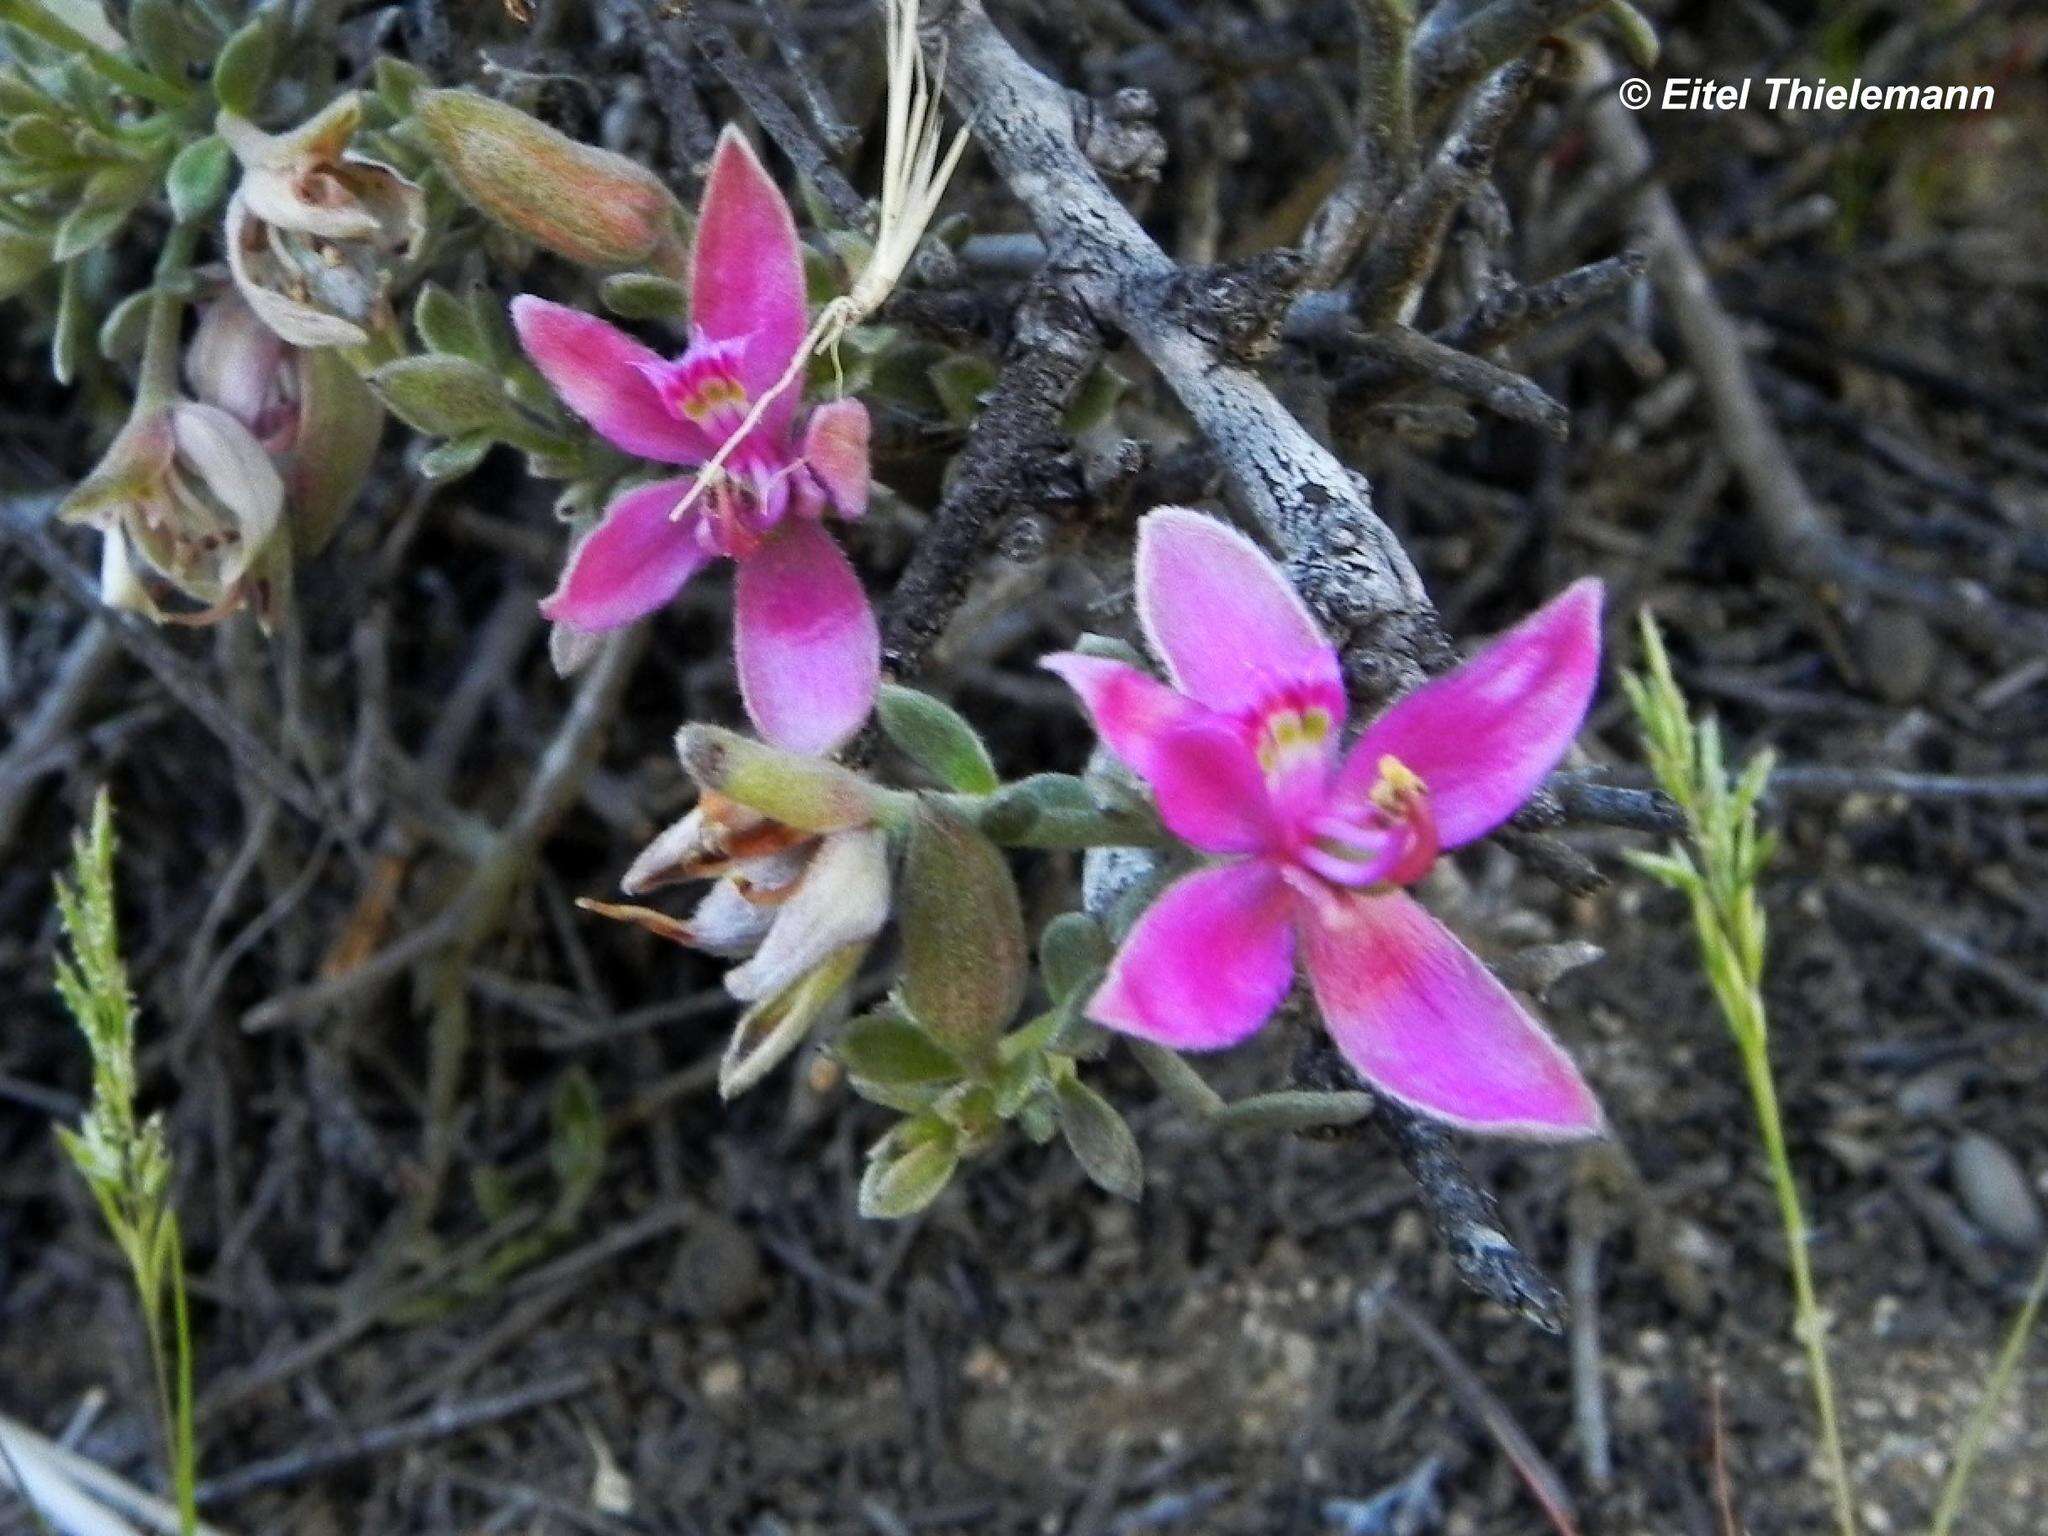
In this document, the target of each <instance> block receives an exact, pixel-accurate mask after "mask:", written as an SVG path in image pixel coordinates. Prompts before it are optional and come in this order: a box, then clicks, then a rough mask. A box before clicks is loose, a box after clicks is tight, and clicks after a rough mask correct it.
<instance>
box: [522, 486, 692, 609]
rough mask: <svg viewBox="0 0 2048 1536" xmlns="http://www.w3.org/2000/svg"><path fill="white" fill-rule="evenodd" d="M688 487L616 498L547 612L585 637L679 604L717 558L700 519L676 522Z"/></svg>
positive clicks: (579, 549)
mask: <svg viewBox="0 0 2048 1536" xmlns="http://www.w3.org/2000/svg"><path fill="white" fill-rule="evenodd" d="M689 488H690V482H689V481H688V480H659V481H656V482H655V483H654V484H653V485H643V486H641V487H640V488H639V489H638V490H632V491H627V492H626V493H625V494H624V495H623V496H619V497H616V498H614V500H613V501H612V504H611V505H610V506H608V507H606V508H605V511H604V520H603V521H602V522H600V523H599V524H598V525H597V527H595V528H594V529H592V530H591V533H590V537H589V538H587V539H585V540H584V541H583V542H582V543H581V544H579V545H577V546H576V549H575V550H574V552H572V553H571V554H570V556H569V565H568V568H567V569H566V570H564V571H563V572H562V581H561V585H560V586H558V587H556V588H555V590H554V592H553V593H552V594H550V595H549V596H548V597H547V598H546V599H545V600H544V601H543V602H542V603H541V605H540V611H541V612H542V613H543V614H544V615H546V616H547V617H548V618H549V619H551V620H553V621H554V622H555V623H557V624H567V625H569V626H571V627H573V628H575V629H579V630H584V631H591V630H602V629H616V628H618V627H619V626H620V625H621V624H630V623H632V622H633V621H634V620H635V619H641V618H645V617H646V616H647V615H648V614H650V613H652V612H654V610H655V609H657V608H659V607H661V605H662V604H664V603H666V602H667V601H668V600H669V599H670V598H672V597H674V596H675V595H676V593H677V592H679V591H681V590H682V586H683V583H684V582H686V581H688V580H689V579H690V578H691V577H692V576H694V575H696V573H697V572H698V571H699V570H701V569H702V568H703V566H704V564H705V562H706V561H708V560H710V559H711V552H710V551H709V550H708V549H706V548H705V546H704V542H703V540H702V539H700V538H699V537H698V536H697V535H698V525H697V521H696V519H695V518H685V519H683V520H682V521H680V522H676V521H672V520H671V519H670V517H669V513H671V512H672V511H674V510H675V505H676V503H677V502H679V501H681V500H682V499H683V493H684V492H686V491H687V490H689Z"/></svg>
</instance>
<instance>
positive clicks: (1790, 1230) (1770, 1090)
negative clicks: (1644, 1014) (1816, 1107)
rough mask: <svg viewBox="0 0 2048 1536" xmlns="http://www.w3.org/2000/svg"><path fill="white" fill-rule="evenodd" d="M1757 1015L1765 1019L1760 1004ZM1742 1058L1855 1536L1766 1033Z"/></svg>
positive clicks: (1840, 1515) (1802, 1218) (1838, 1510)
mask: <svg viewBox="0 0 2048 1536" xmlns="http://www.w3.org/2000/svg"><path fill="white" fill-rule="evenodd" d="M1758 1016H1759V1018H1761V1016H1762V1005H1761V1000H1759V1002H1758ZM1752 1041H1753V1044H1752ZM1742 1056H1743V1067H1744V1070H1745V1071H1746V1073H1747V1075H1748V1077H1749V1096H1750V1102H1751V1103H1752V1104H1753V1105H1754V1106H1755V1109H1756V1122H1757V1128H1758V1130H1759V1131H1760V1132H1761V1133H1762V1135H1763V1139H1764V1157H1765V1160H1766V1161H1767V1162H1768V1163H1769V1164H1770V1168H1771V1188H1772V1191H1773V1192H1774V1193H1775V1194H1776V1195H1777V1199H1778V1219H1779V1221H1780V1223H1781V1224H1782V1225H1783V1227H1784V1229H1785V1246H1786V1250H1787V1255H1786V1256H1787V1258H1788V1259H1789V1261H1790V1262H1791V1265H1792V1313H1793V1320H1794V1322H1793V1326H1794V1329H1795V1331H1796V1332H1797V1333H1798V1335H1799V1342H1800V1343H1801V1344H1802V1345H1803V1346H1804V1347H1805V1350H1806V1363H1807V1369H1808V1371H1809V1373H1810V1374H1811V1375H1812V1377H1813V1406H1814V1412H1815V1414H1816V1415H1817V1416H1818V1417H1819V1419H1820V1441H1821V1454H1822V1455H1823V1456H1824V1457H1825V1458H1826V1460H1827V1467H1828V1483H1829V1491H1830V1492H1831V1494H1832V1495H1833V1497H1834V1503H1835V1524H1836V1526H1837V1527H1838V1528H1839V1529H1840V1530H1841V1532H1842V1536H1856V1508H1855V1504H1854V1493H1853V1490H1852V1489H1851V1486H1850V1481H1849V1462H1848V1457H1847V1455H1846V1454H1845V1453H1844V1451H1843V1449H1842V1429H1841V1421H1840V1419H1839V1417H1838V1416H1837V1414H1836V1411H1835V1381H1834V1374H1833V1372H1832V1371H1831V1370H1830V1369H1829V1366H1828V1351H1827V1339H1826V1335H1825V1327H1826V1325H1825V1323H1824V1322H1823V1320H1822V1318H1821V1312H1820V1302H1819V1300H1818V1299H1817V1297H1816V1295H1815V1293H1814V1287H1813V1264H1812V1261H1811V1260H1810V1258H1809V1256H1808V1254H1807V1226H1806V1212H1805V1210H1804V1208H1803V1207H1802V1206H1801V1205H1800V1202H1799V1186H1798V1184H1797V1182H1796V1181H1795V1180H1794V1179H1793V1177H1792V1156H1791V1153H1790V1152H1789V1151H1788V1150H1787V1149H1786V1146H1785V1127H1784V1123H1783V1121H1782V1120H1781V1119H1780V1117H1779V1114H1778V1088H1777V1084H1776V1082H1775V1081H1774V1080H1773V1078H1772V1076H1771V1060H1770V1055H1769V1052H1768V1051H1767V1049H1766V1048H1765V1045H1764V1039H1763V1036H1762V1034H1761V1033H1758V1034H1756V1035H1754V1036H1751V1037H1747V1038H1746V1039H1745V1040H1744V1043H1743V1047H1742Z"/></svg>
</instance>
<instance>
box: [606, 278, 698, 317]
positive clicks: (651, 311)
mask: <svg viewBox="0 0 2048 1536" xmlns="http://www.w3.org/2000/svg"><path fill="white" fill-rule="evenodd" d="M597 294H598V298H599V299H601V300H602V301H603V303H604V307H605V308H606V309H608V310H610V311H611V312H612V313H613V314H615V315H618V316H621V317H622V318H624V319H627V320H680V319H681V318H682V316H683V312H684V311H685V310H687V309H688V308H689V306H690V295H689V294H688V293H687V292H686V291H684V288H683V285H682V284H681V283H679V282H676V281H675V280H674V279H673V278H667V277H661V276H658V275H656V274H655V273H652V272H619V273H616V274H614V275H613V276H611V277H608V278H606V279H605V280H604V281H603V282H602V283H600V284H599V285H598V289H597Z"/></svg>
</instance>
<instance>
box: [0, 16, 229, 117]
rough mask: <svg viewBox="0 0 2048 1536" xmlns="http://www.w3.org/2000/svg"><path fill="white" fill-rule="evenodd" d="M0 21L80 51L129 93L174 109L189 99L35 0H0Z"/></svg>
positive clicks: (53, 44) (102, 74)
mask: <svg viewBox="0 0 2048 1536" xmlns="http://www.w3.org/2000/svg"><path fill="white" fill-rule="evenodd" d="M0 21H9V22H12V23H13V24H14V25H15V26H17V27H19V28H21V30H22V31H24V32H26V33H28V34H29V36H31V37H37V38H41V39H42V40H43V41H44V42H46V43H48V44H49V45H50V46H51V47H53V48H61V49H63V50H64V51H65V52H66V53H75V54H77V55H79V56H80V57H81V58H83V59H84V60H85V61H86V62H87V63H88V64H90V65H91V66H92V67H93V69H94V71H95V72H97V73H98V74H99V75H100V77H101V78H102V79H105V80H107V81H109V82H111V83H112V84H114V85H117V86H119V87H120V88H121V89H122V90H124V91H126V92H128V93H129V94H130V95H131V96H140V97H141V98H142V99H143V100H144V101H153V102H155V103H156V104H157V105H158V106H160V107H169V108H171V109H172V110H174V111H175V110H177V109H178V108H180V107H183V106H185V105H186V104H188V103H189V102H190V101H191V100H192V93H191V92H190V91H188V90H186V89H184V88H183V87H182V86H179V85H176V84H173V83H172V82H171V81H169V80H165V79H162V78H160V77H159V76H157V75H153V74H151V73H150V72H149V71H148V70H146V69H141V68H138V67H137V66H136V65H133V64H130V63H129V62H128V61H127V60H126V59H122V58H118V57H116V56H115V55H114V54H111V53H109V52H107V50H106V49H104V48H102V47H100V46H99V44H97V43H95V42H93V41H92V39H90V38H88V37H87V36H85V34H84V33H82V32H78V31H76V30H74V29H73V28H71V27H70V26H67V25H66V24H65V23H64V22H62V21H59V20H58V19H57V18H56V17H55V16H52V15H51V14H50V13H49V12H48V11H46V10H44V9H43V8H42V6H41V5H39V4H37V0H0Z"/></svg>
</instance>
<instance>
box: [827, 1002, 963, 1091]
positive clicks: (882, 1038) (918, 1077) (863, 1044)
mask: <svg viewBox="0 0 2048 1536" xmlns="http://www.w3.org/2000/svg"><path fill="white" fill-rule="evenodd" d="M833 1053H834V1054H835V1055H837V1056H838V1058H839V1060H840V1061H841V1062H842V1063H843V1064H844V1065H845V1067H846V1070H847V1072H848V1073H849V1074H850V1075H852V1076H854V1077H857V1078H863V1079H865V1080H867V1081H868V1082H873V1083H884V1084H914V1083H944V1082H951V1081H952V1080H953V1079H955V1078H957V1077H959V1076H960V1063H959V1062H957V1061H955V1060H954V1059H953V1058H952V1057H951V1056H950V1055H949V1054H947V1052H946V1051H945V1050H944V1049H943V1048H942V1047H940V1046H939V1045H937V1044H936V1043H935V1042H934V1041H933V1040H932V1038H931V1037H930V1036H929V1035H927V1034H926V1033H925V1032H924V1031H923V1030H921V1029H919V1028H918V1027H917V1026H916V1025H915V1024H913V1023H911V1022H910V1021H909V1020H908V1019H900V1018H895V1017H892V1016H891V1015H889V1014H885V1013H880V1014H870V1015H868V1016H867V1017H866V1018H862V1019H855V1020H854V1021H853V1023H851V1024H850V1025H848V1026H847V1028H846V1032H845V1033H844V1034H843V1035H841V1036H840V1037H839V1039H838V1041H837V1043H836V1044H835V1045H834V1046H833Z"/></svg>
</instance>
